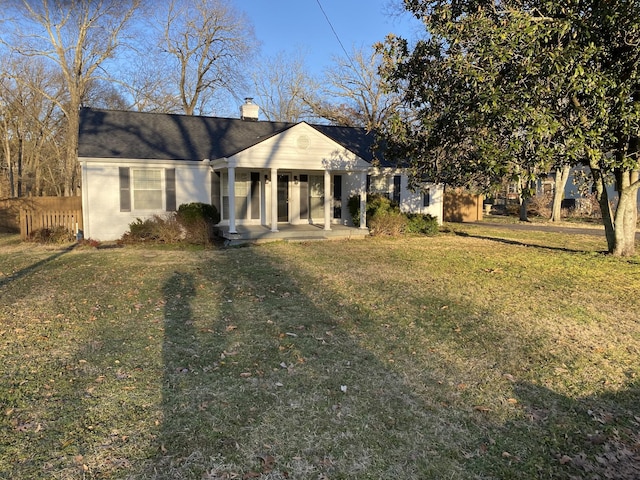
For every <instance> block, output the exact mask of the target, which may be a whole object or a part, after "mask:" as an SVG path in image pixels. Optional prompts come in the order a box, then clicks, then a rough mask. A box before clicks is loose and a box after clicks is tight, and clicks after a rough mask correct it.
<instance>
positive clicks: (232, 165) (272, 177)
mask: <svg viewBox="0 0 640 480" xmlns="http://www.w3.org/2000/svg"><path fill="white" fill-rule="evenodd" d="M80 118H81V120H80V132H79V140H78V142H79V143H78V157H79V163H80V166H81V169H82V205H83V217H84V235H85V237H86V238H92V239H96V240H115V239H118V238H120V237H121V236H122V234H123V233H125V232H126V231H127V230H128V229H129V225H130V224H131V223H132V222H134V221H135V220H136V219H138V218H140V219H146V218H149V217H152V216H153V215H159V214H160V215H162V214H164V213H165V212H173V211H175V210H176V209H177V207H178V206H179V205H181V204H184V203H190V202H204V203H210V204H212V205H214V206H215V207H216V208H217V209H218V211H219V212H220V213H221V221H220V223H219V225H218V226H219V228H220V231H221V233H222V235H223V236H224V237H225V238H227V239H238V238H244V239H251V238H265V237H268V236H269V234H272V236H273V234H276V233H277V232H278V231H279V230H280V229H283V228H285V226H286V229H287V230H288V231H289V236H291V235H292V233H291V232H293V235H294V236H295V232H296V231H299V232H300V235H301V236H303V237H304V236H307V235H308V230H309V226H310V225H313V226H315V227H318V228H315V229H314V231H319V232H325V235H324V236H325V237H326V236H329V234H330V232H332V231H334V230H335V231H337V230H340V231H341V232H342V233H344V234H345V235H348V236H353V235H355V234H358V235H366V234H367V233H368V231H367V229H366V218H365V210H366V209H365V208H360V211H361V212H362V213H361V216H360V218H359V219H358V221H357V222H356V225H355V226H354V225H353V223H352V219H351V216H350V214H349V211H348V208H347V201H348V199H349V198H350V197H351V196H354V195H357V196H359V197H360V203H361V207H362V206H364V203H365V202H366V195H367V185H370V186H371V190H370V191H372V192H376V193H384V194H386V195H389V196H390V197H391V198H393V199H394V200H396V201H398V203H399V204H400V206H401V208H402V210H403V211H406V212H420V213H428V214H431V215H433V216H436V217H437V218H438V219H439V220H440V221H441V219H442V188H441V187H439V186H436V185H425V186H424V189H423V191H420V192H411V191H410V190H409V189H408V188H407V177H406V175H404V174H402V172H401V171H399V170H397V169H393V168H390V167H389V166H388V164H387V163H385V162H384V161H382V162H379V163H378V162H376V164H377V165H379V166H378V167H375V168H374V167H373V163H374V156H373V153H372V146H373V144H374V138H373V134H370V133H367V132H366V131H365V130H364V129H360V128H350V127H336V126H328V125H310V124H308V123H306V122H300V123H295V124H292V123H282V122H265V121H257V118H258V111H257V106H256V105H255V104H253V103H251V101H250V100H249V99H247V103H245V104H244V105H243V106H242V107H241V118H240V119H232V118H215V117H198V116H187V115H173V114H158V113H141V112H126V111H110V110H98V109H88V108H86V109H83V110H82V111H81V117H80ZM297 226H300V227H302V226H306V227H307V232H306V233H302V232H303V228H297V230H296V228H292V227H297ZM334 233H335V232H334Z"/></svg>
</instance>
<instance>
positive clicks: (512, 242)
mask: <svg viewBox="0 0 640 480" xmlns="http://www.w3.org/2000/svg"><path fill="white" fill-rule="evenodd" d="M454 233H455V235H457V236H459V237H469V238H477V239H480V240H489V241H492V242H497V243H504V244H505V245H518V246H522V247H530V248H539V249H541V250H552V251H557V252H568V253H585V250H578V249H575V248H567V247H554V246H551V245H540V244H537V243H528V242H523V241H520V240H511V239H508V238H501V237H490V236H487V235H474V234H471V233H468V232H454ZM599 253H603V254H604V253H607V252H606V251H604V250H603V251H600V252H599Z"/></svg>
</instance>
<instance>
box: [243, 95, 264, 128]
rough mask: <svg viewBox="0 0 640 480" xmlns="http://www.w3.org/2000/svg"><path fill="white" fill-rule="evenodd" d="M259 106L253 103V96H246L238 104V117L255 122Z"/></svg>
mask: <svg viewBox="0 0 640 480" xmlns="http://www.w3.org/2000/svg"><path fill="white" fill-rule="evenodd" d="M259 111H260V108H259V107H258V105H256V104H255V103H253V98H251V97H247V98H245V99H244V103H243V104H242V105H240V118H241V119H242V120H246V121H248V122H257V121H258V113H259Z"/></svg>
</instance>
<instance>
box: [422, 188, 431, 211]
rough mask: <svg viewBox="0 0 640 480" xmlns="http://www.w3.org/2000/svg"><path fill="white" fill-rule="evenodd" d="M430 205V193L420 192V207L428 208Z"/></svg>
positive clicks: (427, 191)
mask: <svg viewBox="0 0 640 480" xmlns="http://www.w3.org/2000/svg"><path fill="white" fill-rule="evenodd" d="M429 205H431V192H430V191H429V190H425V191H424V192H422V206H423V207H428V206H429Z"/></svg>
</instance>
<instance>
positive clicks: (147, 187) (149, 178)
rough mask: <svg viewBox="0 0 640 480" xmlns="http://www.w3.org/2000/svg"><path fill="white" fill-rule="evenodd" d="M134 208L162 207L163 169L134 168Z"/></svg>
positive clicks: (154, 208)
mask: <svg viewBox="0 0 640 480" xmlns="http://www.w3.org/2000/svg"><path fill="white" fill-rule="evenodd" d="M131 173H132V177H133V209H134V210H160V209H162V170H160V169H136V168H134V169H132V170H131Z"/></svg>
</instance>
